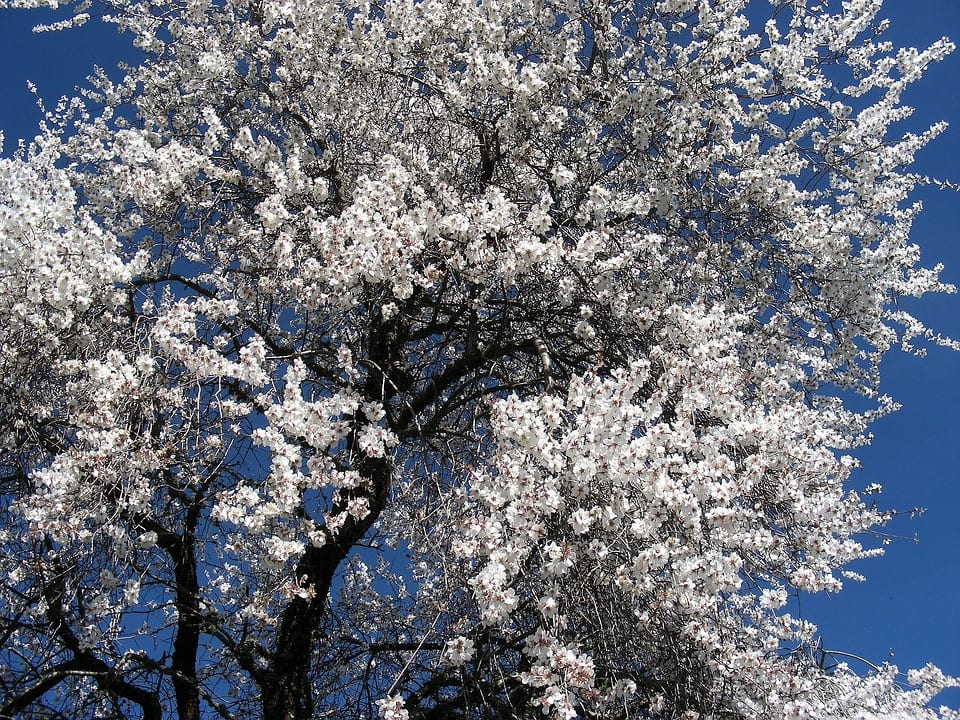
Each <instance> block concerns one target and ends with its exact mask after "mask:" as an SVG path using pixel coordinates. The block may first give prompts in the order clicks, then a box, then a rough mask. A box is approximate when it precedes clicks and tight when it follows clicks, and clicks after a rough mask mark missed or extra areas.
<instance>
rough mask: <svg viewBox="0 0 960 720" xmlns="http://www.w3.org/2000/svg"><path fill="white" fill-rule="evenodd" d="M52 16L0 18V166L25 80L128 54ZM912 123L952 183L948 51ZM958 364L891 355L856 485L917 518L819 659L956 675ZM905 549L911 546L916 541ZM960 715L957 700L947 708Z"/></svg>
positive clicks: (955, 306) (118, 42)
mask: <svg viewBox="0 0 960 720" xmlns="http://www.w3.org/2000/svg"><path fill="white" fill-rule="evenodd" d="M881 16H882V17H887V18H890V20H891V21H892V27H891V31H890V32H889V34H888V37H889V38H890V39H891V40H893V41H894V43H895V44H896V45H912V46H918V47H925V46H926V45H928V44H929V43H931V42H932V41H934V40H935V39H937V38H939V37H940V36H942V35H947V36H951V37H953V38H954V39H956V40H957V41H960V0H887V3H886V7H885V8H884V10H883V11H882V13H881ZM58 17H62V14H58V13H50V12H47V11H30V12H24V11H13V10H0V68H2V72H0V129H3V130H4V131H5V135H6V141H5V148H4V154H5V155H9V154H10V153H11V151H12V150H13V149H15V147H16V144H17V140H18V139H20V138H29V137H32V136H33V135H34V134H35V130H36V127H37V123H38V122H39V120H40V117H41V116H40V111H39V110H38V108H37V106H36V103H35V98H34V97H33V96H32V95H31V94H30V92H29V91H28V90H27V85H26V82H27V80H28V79H29V80H32V81H33V82H34V83H35V84H36V85H37V89H38V93H39V96H40V97H41V98H43V99H44V100H45V102H46V104H47V106H48V107H51V108H52V107H54V106H55V105H56V101H57V99H58V98H59V97H60V96H61V95H63V94H68V93H71V92H72V88H73V87H74V86H75V85H76V84H78V83H82V82H83V80H84V77H85V75H86V74H87V73H88V71H89V69H90V68H91V67H93V65H94V64H97V65H99V66H101V67H103V68H105V69H107V70H108V71H111V70H112V71H113V72H112V74H113V75H116V72H115V69H116V64H117V62H118V61H119V60H121V59H122V58H124V57H126V58H127V59H128V60H133V59H135V58H136V55H135V54H134V53H133V52H132V51H131V50H129V49H128V48H126V46H125V45H126V44H125V42H124V41H123V40H122V39H118V37H117V35H116V33H115V31H114V30H113V29H112V28H106V29H105V28H104V27H103V26H102V24H101V23H99V22H98V21H96V20H93V21H91V23H90V24H89V25H88V26H87V27H84V28H81V29H75V30H68V31H65V32H59V33H46V34H40V35H35V34H32V33H31V32H30V28H31V27H32V26H33V25H34V24H35V23H37V22H50V21H52V20H53V19H56V18H58ZM907 102H908V103H910V104H912V105H914V106H915V107H917V109H918V110H917V113H916V114H915V116H914V117H913V118H912V119H911V120H910V121H909V122H908V123H905V124H904V129H912V130H918V129H922V128H923V127H926V126H927V125H929V124H930V123H932V122H934V121H937V120H941V119H945V120H947V121H950V122H952V123H953V125H954V127H952V128H951V129H950V130H948V131H947V133H946V134H945V135H944V136H942V137H941V138H940V139H939V140H938V141H937V142H936V143H935V144H934V145H933V146H931V147H929V148H927V149H926V150H925V151H924V152H923V153H922V154H921V156H920V157H919V170H920V171H921V172H923V173H925V174H928V175H931V176H934V177H938V178H945V179H949V180H952V181H954V182H960V162H958V161H960V51H958V52H956V53H954V54H953V55H952V56H951V57H950V58H948V60H947V61H945V62H943V63H941V64H939V65H937V66H935V67H933V68H932V69H931V70H930V71H929V73H928V75H927V76H926V77H925V78H924V81H923V82H922V83H921V84H920V85H918V86H915V87H914V88H913V89H912V90H911V91H910V92H909V93H908V95H907ZM919 197H920V199H922V200H923V203H924V207H925V210H924V213H923V214H922V215H921V216H920V218H919V220H918V221H917V223H916V225H915V228H914V239H915V241H916V242H917V243H918V244H920V246H921V247H922V248H923V252H924V262H925V264H927V265H932V264H935V263H938V262H942V263H944V264H945V265H946V271H945V272H944V278H945V279H947V280H948V281H951V282H953V283H956V284H958V285H960V245H958V243H957V241H956V234H957V228H958V227H960V194H958V193H957V192H952V191H938V190H934V189H929V188H928V189H924V190H922V191H921V192H920V194H919ZM914 309H915V310H916V312H917V313H918V315H919V316H920V317H921V318H922V319H923V320H924V321H925V322H927V324H928V325H930V326H932V327H934V328H936V329H937V330H939V331H941V332H943V333H944V334H946V335H950V336H952V337H956V338H960V295H952V296H943V297H931V298H927V299H926V300H924V301H923V302H922V303H920V305H919V306H917V307H915V308H914ZM958 379H960V353H954V352H951V351H948V350H943V349H940V348H933V349H931V351H930V353H929V356H928V357H927V358H925V359H919V358H915V357H910V356H905V355H903V354H901V353H899V352H893V353H891V354H890V356H889V358H888V361H887V364H886V372H885V374H884V391H885V392H886V393H887V394H890V395H892V396H893V397H894V398H895V399H896V400H898V401H899V402H900V403H902V404H903V406H904V407H903V409H902V410H901V411H900V412H899V413H896V414H895V415H893V416H891V417H888V418H885V419H884V420H882V421H880V422H879V423H877V425H876V426H875V428H874V435H875V440H874V443H873V445H872V446H871V447H869V448H866V449H864V450H863V451H862V452H861V453H860V456H861V457H862V459H863V464H864V469H863V470H862V471H860V474H859V477H858V479H857V484H858V485H861V486H862V485H866V484H868V483H871V482H879V483H881V484H883V486H884V488H885V490H884V493H883V495H882V496H881V499H882V501H883V503H884V505H885V506H886V507H890V508H898V509H904V510H909V509H910V508H913V507H924V508H926V512H925V513H924V514H923V515H921V516H919V517H916V518H913V519H910V518H909V517H904V518H900V519H898V520H897V521H895V522H894V523H893V524H892V525H891V526H890V527H889V528H888V530H889V531H890V532H891V533H893V534H895V535H898V536H902V537H903V538H905V539H902V540H894V541H893V542H892V543H891V544H890V546H889V547H888V549H887V555H886V557H885V558H882V559H879V560H870V561H864V562H862V563H860V564H859V565H858V566H857V567H856V568H855V569H856V570H858V571H860V572H862V573H864V574H865V575H867V576H868V581H867V582H866V583H863V584H857V583H850V584H848V586H847V588H846V589H845V590H844V591H843V592H842V593H840V594H838V595H835V596H829V597H821V596H818V597H813V598H804V599H803V600H802V603H801V610H802V612H803V614H804V616H805V617H807V618H808V619H810V620H812V621H814V622H816V623H817V624H818V625H819V626H820V629H821V633H822V635H823V644H824V647H825V648H827V649H836V650H843V651H847V652H852V653H855V654H857V655H861V656H863V657H865V658H867V659H869V660H870V661H872V662H875V663H881V662H884V661H886V660H888V659H889V660H892V661H893V662H895V663H896V664H898V665H899V666H900V668H901V669H906V668H910V667H918V666H921V665H922V664H924V663H925V662H928V661H929V662H934V663H936V664H938V665H939V666H940V667H941V668H942V669H943V670H944V671H946V672H948V673H950V674H955V675H960V517H958V514H960V484H958V478H960V469H958V468H960V437H958V430H960V422H958V408H960V382H958ZM914 538H915V540H914ZM943 699H944V700H948V701H949V704H950V705H952V706H954V707H956V706H960V691H958V692H951V693H950V694H949V696H945V697H944V698H943Z"/></svg>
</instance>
